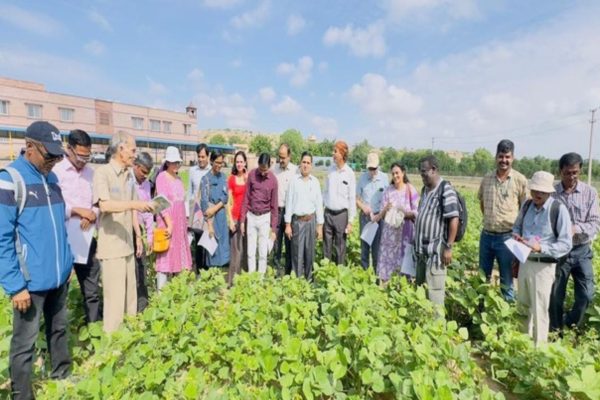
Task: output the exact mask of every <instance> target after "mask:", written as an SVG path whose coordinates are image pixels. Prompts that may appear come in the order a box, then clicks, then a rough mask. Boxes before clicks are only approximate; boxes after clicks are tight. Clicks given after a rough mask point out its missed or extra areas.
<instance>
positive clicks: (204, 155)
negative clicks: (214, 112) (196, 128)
mask: <svg viewBox="0 0 600 400" xmlns="http://www.w3.org/2000/svg"><path fill="white" fill-rule="evenodd" d="M196 154H197V155H198V164H197V165H194V166H193V167H192V168H190V173H189V179H190V182H189V185H188V193H187V198H188V202H189V203H191V205H190V208H189V209H190V210H193V209H194V203H195V202H198V204H200V181H201V180H202V178H203V177H204V175H206V173H207V172H208V171H210V164H209V162H208V160H209V157H210V152H209V151H208V146H207V145H206V144H204V143H200V144H199V145H198V146H196ZM201 236H202V231H194V242H193V243H192V244H193V246H192V248H194V249H195V251H194V260H195V264H196V266H195V268H194V270H195V271H196V275H198V274H199V273H200V270H201V269H204V270H207V269H208V267H207V266H206V250H205V249H204V247H202V246H198V241H199V240H200V237H201Z"/></svg>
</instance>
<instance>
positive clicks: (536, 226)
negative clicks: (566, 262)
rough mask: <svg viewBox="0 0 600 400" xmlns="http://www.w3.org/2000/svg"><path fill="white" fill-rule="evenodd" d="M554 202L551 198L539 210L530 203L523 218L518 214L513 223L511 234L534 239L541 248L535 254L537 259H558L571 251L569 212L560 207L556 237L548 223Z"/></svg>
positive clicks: (550, 224) (520, 213)
mask: <svg viewBox="0 0 600 400" xmlns="http://www.w3.org/2000/svg"><path fill="white" fill-rule="evenodd" d="M555 201H557V200H555V199H554V198H553V197H552V196H550V197H548V200H546V202H545V203H544V205H543V206H542V207H540V208H539V209H538V208H537V207H536V206H535V204H533V203H531V205H529V208H528V209H527V212H526V214H525V216H524V217H523V215H522V214H523V213H522V212H519V216H518V217H517V220H516V221H515V225H514V227H513V232H514V233H516V234H518V235H520V236H522V237H523V238H525V239H526V240H530V239H532V238H536V239H537V240H538V241H539V243H540V246H541V252H540V253H537V254H535V256H536V257H537V256H539V257H554V258H559V257H562V256H564V255H566V254H567V253H568V252H569V251H571V247H572V244H571V218H570V217H569V210H567V208H566V207H565V205H564V204H561V205H560V208H559V212H558V221H557V223H556V229H557V231H558V237H555V236H554V232H553V230H552V223H551V221H550V206H551V205H552V203H553V202H555Z"/></svg>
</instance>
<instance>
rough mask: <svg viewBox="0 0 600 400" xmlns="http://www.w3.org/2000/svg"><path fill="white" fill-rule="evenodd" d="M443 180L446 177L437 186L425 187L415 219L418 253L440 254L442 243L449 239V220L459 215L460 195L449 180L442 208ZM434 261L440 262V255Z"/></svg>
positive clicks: (445, 187) (445, 186)
mask: <svg viewBox="0 0 600 400" xmlns="http://www.w3.org/2000/svg"><path fill="white" fill-rule="evenodd" d="M443 181H444V179H443V178H441V177H440V181H439V182H438V184H437V186H436V187H435V188H433V189H431V190H428V189H427V187H425V189H424V190H423V196H422V197H421V201H420V202H419V208H418V213H417V219H416V221H415V251H416V252H417V253H418V254H426V255H438V256H439V254H440V246H441V244H442V243H443V242H444V241H446V240H447V239H448V238H447V234H448V233H447V229H446V226H447V220H449V219H451V218H454V217H458V197H457V196H456V191H455V190H454V188H453V187H452V185H450V183H448V182H446V184H445V185H444V193H443V194H442V201H443V205H444V209H443V210H442V206H441V204H440V191H441V190H442V182H443ZM434 262H435V263H436V264H439V262H441V259H440V258H439V257H438V258H437V259H436V260H434Z"/></svg>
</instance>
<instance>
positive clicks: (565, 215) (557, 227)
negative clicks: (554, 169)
mask: <svg viewBox="0 0 600 400" xmlns="http://www.w3.org/2000/svg"><path fill="white" fill-rule="evenodd" d="M529 189H530V191H531V200H527V201H526V202H525V203H524V204H523V207H522V208H521V210H520V212H519V216H518V217H517V220H516V221H515V225H514V226H513V236H514V238H515V239H516V240H518V241H520V242H521V243H524V244H525V245H527V246H529V247H530V248H531V253H530V254H529V256H528V258H527V261H526V262H525V263H522V264H521V265H520V268H519V278H518V292H517V301H518V302H519V303H520V304H521V305H523V306H524V307H525V308H527V323H526V327H527V331H528V333H529V336H531V337H532V338H533V339H534V341H535V343H536V344H538V343H543V342H546V341H547V340H548V329H549V325H550V317H549V314H548V307H549V305H550V293H551V291H552V284H553V283H554V275H555V270H556V264H557V262H558V260H559V259H560V258H561V257H563V256H565V255H566V254H567V253H569V251H570V250H571V247H572V244H571V235H572V233H571V232H572V230H571V229H572V228H571V219H570V217H569V211H568V210H567V208H566V207H565V205H564V204H563V203H562V202H561V201H559V200H556V199H554V198H553V197H551V194H552V193H554V176H553V175H552V174H551V173H549V172H545V171H538V172H536V173H534V174H533V176H532V177H531V180H530V181H529Z"/></svg>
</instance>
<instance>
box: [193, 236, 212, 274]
mask: <svg viewBox="0 0 600 400" xmlns="http://www.w3.org/2000/svg"><path fill="white" fill-rule="evenodd" d="M201 237H202V231H200V232H199V233H196V232H194V243H192V247H194V249H195V252H194V261H195V263H196V265H195V267H194V268H195V269H194V270H195V271H196V275H198V274H200V270H204V271H208V265H207V264H208V263H207V260H206V258H207V256H206V249H205V248H204V247H202V246H198V241H199V240H200V238H201Z"/></svg>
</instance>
